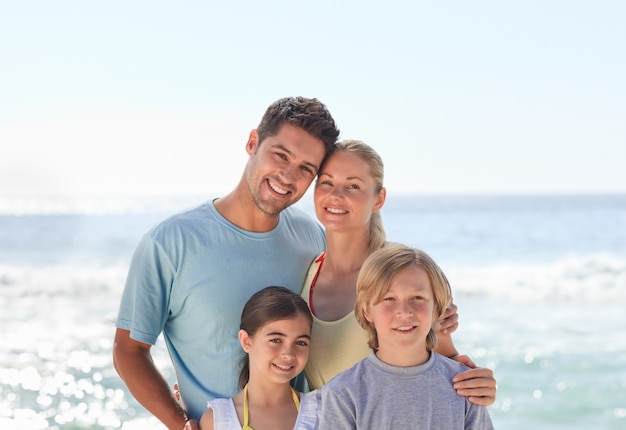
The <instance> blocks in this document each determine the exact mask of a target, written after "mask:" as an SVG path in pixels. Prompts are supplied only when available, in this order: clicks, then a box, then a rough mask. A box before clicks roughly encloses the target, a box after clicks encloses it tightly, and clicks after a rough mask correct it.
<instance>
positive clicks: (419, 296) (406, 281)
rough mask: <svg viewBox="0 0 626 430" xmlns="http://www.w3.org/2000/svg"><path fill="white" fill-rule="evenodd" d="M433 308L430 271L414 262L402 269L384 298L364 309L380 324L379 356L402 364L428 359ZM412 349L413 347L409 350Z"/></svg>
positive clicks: (388, 361) (394, 363) (377, 326)
mask: <svg viewBox="0 0 626 430" xmlns="http://www.w3.org/2000/svg"><path fill="white" fill-rule="evenodd" d="M433 310H434V297H433V291H432V286H431V285H430V280H429V279H428V275H427V273H426V271H425V270H424V269H423V268H421V267H418V266H411V267H407V268H406V269H404V270H402V271H400V272H398V273H397V274H396V275H395V276H394V277H393V278H392V279H391V284H390V287H389V291H387V293H386V294H385V295H384V296H383V299H382V300H381V301H380V302H378V303H375V304H374V303H372V302H370V303H369V304H368V306H367V309H365V312H364V316H365V318H366V319H367V320H368V321H369V322H370V323H372V324H373V325H374V327H375V328H376V333H377V335H378V344H379V350H378V352H377V355H378V357H379V358H380V359H381V360H383V361H385V362H386V363H389V364H393V365H399V366H411V365H416V364H421V363H423V362H425V361H426V360H427V359H428V356H429V354H428V351H427V350H426V337H427V336H428V332H429V331H430V329H431V327H432V325H433ZM408 350H411V352H410V353H409V354H407V352H408ZM407 359H411V360H412V361H411V362H407V361H406V360H407ZM415 359H417V361H416V360H415ZM414 361H416V362H414Z"/></svg>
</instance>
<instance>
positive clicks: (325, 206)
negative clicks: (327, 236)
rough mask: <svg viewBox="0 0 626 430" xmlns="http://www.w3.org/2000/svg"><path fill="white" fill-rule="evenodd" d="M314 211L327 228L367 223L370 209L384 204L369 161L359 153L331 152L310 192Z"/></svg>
mask: <svg viewBox="0 0 626 430" xmlns="http://www.w3.org/2000/svg"><path fill="white" fill-rule="evenodd" d="M314 202H315V214H316V215H317V218H318V219H319V221H320V222H321V223H322V225H324V228H325V229H326V230H327V231H328V230H334V229H340V230H345V229H351V228H363V227H368V226H369V220H370V216H371V214H372V212H374V211H377V210H378V209H380V207H382V205H383V203H384V193H383V192H378V191H377V185H376V183H375V182H374V179H373V178H372V176H371V174H370V166H369V164H368V163H367V162H366V161H365V160H363V159H362V158H361V157H360V156H358V155H356V154H354V153H350V152H345V151H339V152H335V153H333V154H332V155H331V156H330V158H329V159H328V161H327V162H326V164H325V165H324V167H323V169H322V170H321V171H320V173H319V177H318V179H317V183H316V185H315V193H314Z"/></svg>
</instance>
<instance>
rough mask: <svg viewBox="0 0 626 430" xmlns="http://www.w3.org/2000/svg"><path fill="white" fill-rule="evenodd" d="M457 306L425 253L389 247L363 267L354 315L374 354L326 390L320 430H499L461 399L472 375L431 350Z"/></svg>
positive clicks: (481, 409)
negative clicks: (459, 380)
mask: <svg viewBox="0 0 626 430" xmlns="http://www.w3.org/2000/svg"><path fill="white" fill-rule="evenodd" d="M451 299H452V293H451V290H450V285H449V284H448V281H447V279H446V277H445V275H444V274H443V272H442V271H441V269H440V268H439V267H438V266H437V264H436V263H435V262H434V261H433V260H432V259H431V258H430V257H429V256H428V255H427V254H425V253H424V252H422V251H419V250H416V249H413V248H410V247H407V246H404V245H399V244H390V245H388V246H386V247H384V248H382V249H380V250H378V251H376V252H374V253H373V254H371V255H370V256H369V257H368V258H367V260H366V261H365V262H364V263H363V266H362V267H361V271H360V272H359V277H358V279H357V301H356V305H355V315H356V318H357V320H358V322H359V324H361V326H362V327H363V328H364V329H365V330H367V331H368V333H369V340H368V344H369V346H370V348H372V350H373V351H372V352H371V354H370V355H369V356H368V357H367V358H365V359H363V360H361V361H360V362H358V363H357V364H356V365H355V366H354V367H352V368H350V369H348V370H346V371H345V372H342V373H340V374H339V375H337V376H336V377H335V378H333V379H332V380H331V381H329V383H328V384H327V385H326V386H324V387H323V388H322V407H321V414H320V429H348V428H351V429H353V428H356V429H358V428H363V429H373V428H375V429H409V428H423V429H435V428H436V429H447V430H452V429H493V425H492V423H491V419H490V418H489V415H488V412H487V409H486V408H485V407H483V406H477V405H475V404H472V403H470V402H469V401H468V400H467V398H466V397H460V396H458V395H457V394H456V391H455V390H454V388H453V386H452V377H453V376H454V375H455V374H457V373H459V372H461V371H463V370H465V369H466V367H465V366H464V365H462V364H460V363H458V362H456V361H453V360H450V359H448V358H445V357H443V356H441V355H439V354H437V353H435V352H433V351H432V350H433V348H434V346H435V343H436V341H437V338H436V336H435V331H434V326H435V325H436V323H437V320H438V319H439V318H440V317H441V315H442V314H443V312H444V310H445V309H446V307H447V306H448V304H449V303H450V301H451Z"/></svg>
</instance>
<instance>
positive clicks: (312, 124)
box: [257, 97, 339, 155]
mask: <svg viewBox="0 0 626 430" xmlns="http://www.w3.org/2000/svg"><path fill="white" fill-rule="evenodd" d="M285 123H287V124H291V125H294V126H296V127H300V128H301V129H303V130H304V131H306V132H307V133H309V134H310V135H311V136H313V137H315V138H317V139H319V140H321V141H322V142H324V147H325V149H326V150H325V154H326V155H328V154H330V153H331V152H332V151H333V149H334V147H335V142H336V141H337V138H338V137H339V129H338V128H337V126H336V124H335V120H334V119H333V117H332V116H331V115H330V112H329V111H328V109H327V108H326V106H325V105H324V104H323V103H322V102H320V101H319V100H317V99H309V98H305V97H284V98H282V99H280V100H277V101H275V102H274V103H272V104H271V105H270V106H269V107H268V108H267V110H266V111H265V114H264V115H263V118H262V119H261V123H260V124H259V126H258V127H257V133H258V134H259V142H263V140H265V139H266V138H268V137H271V136H275V135H276V134H278V131H279V130H280V127H281V126H282V125H283V124H285Z"/></svg>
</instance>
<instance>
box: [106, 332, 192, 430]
mask: <svg viewBox="0 0 626 430" xmlns="http://www.w3.org/2000/svg"><path fill="white" fill-rule="evenodd" d="M150 348H152V345H149V344H147V343H143V342H138V341H136V340H134V339H131V337H130V332H129V331H128V330H124V329H120V328H118V329H117V330H116V332H115V341H114V342H113V365H114V366H115V370H117V373H118V374H119V375H120V377H121V378H122V380H123V381H124V383H125V384H126V386H127V387H128V389H129V390H130V392H131V394H132V395H133V396H134V397H135V399H137V401H138V402H139V403H141V404H142V405H143V407H145V408H146V409H147V410H148V411H150V412H151V413H152V414H153V415H154V416H155V417H157V418H158V419H159V420H160V421H161V422H162V423H163V424H165V425H166V426H167V428H168V429H172V430H180V429H182V428H183V427H185V424H186V420H187V413H186V412H185V410H184V409H183V408H182V406H181V405H180V403H179V402H178V401H176V399H175V397H174V394H173V393H172V391H171V390H170V388H169V386H168V383H167V381H166V380H165V378H164V377H163V375H162V374H161V373H160V372H159V370H158V369H157V368H156V366H155V364H154V361H153V360H152V354H151V353H150Z"/></svg>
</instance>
